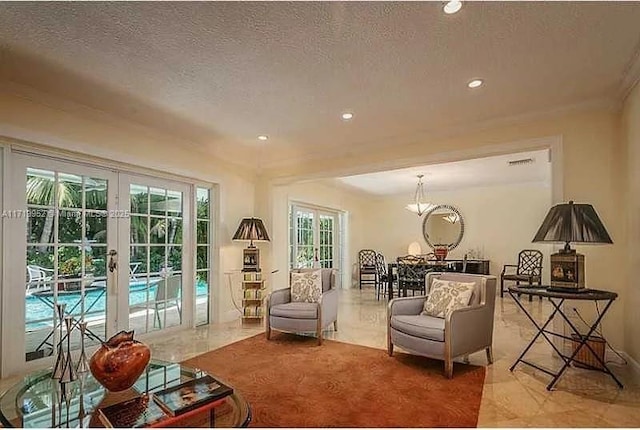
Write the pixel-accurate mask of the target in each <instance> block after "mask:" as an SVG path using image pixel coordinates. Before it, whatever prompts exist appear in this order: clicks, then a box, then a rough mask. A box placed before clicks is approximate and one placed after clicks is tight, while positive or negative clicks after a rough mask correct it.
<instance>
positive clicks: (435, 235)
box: [422, 205, 464, 251]
mask: <svg viewBox="0 0 640 430" xmlns="http://www.w3.org/2000/svg"><path fill="white" fill-rule="evenodd" d="M422 234H423V236H424V240H426V241H427V244H428V245H429V246H430V247H431V248H432V249H436V248H438V247H446V248H447V249H448V250H449V251H451V250H452V249H454V248H455V247H456V246H458V245H459V244H460V241H461V240H462V236H463V235H464V219H463V218H462V214H461V213H460V211H459V210H458V209H456V208H455V207H453V206H450V205H438V206H435V207H434V208H433V209H431V210H430V211H429V212H427V213H426V214H425V217H424V221H422Z"/></svg>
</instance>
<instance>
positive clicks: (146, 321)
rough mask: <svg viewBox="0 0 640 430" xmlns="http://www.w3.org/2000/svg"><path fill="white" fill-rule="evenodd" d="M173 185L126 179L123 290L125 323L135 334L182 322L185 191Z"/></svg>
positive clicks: (178, 324)
mask: <svg viewBox="0 0 640 430" xmlns="http://www.w3.org/2000/svg"><path fill="white" fill-rule="evenodd" d="M125 182H126V181H125ZM154 182H156V181H154ZM121 183H122V181H121ZM177 188H178V189H176V188H174V187H172V186H171V185H167V186H166V187H164V186H158V185H156V184H155V183H154V185H150V184H147V183H144V181H139V182H138V181H136V179H132V180H131V182H129V183H128V189H127V194H126V195H127V197H128V199H129V205H128V206H129V208H130V210H131V213H130V216H129V218H128V226H127V229H126V231H128V233H129V234H128V238H127V240H126V243H127V244H128V245H127V246H128V248H129V249H128V255H129V261H128V266H129V275H128V279H127V281H126V285H124V289H126V290H127V291H128V303H127V308H128V316H127V319H128V328H129V330H135V332H136V333H148V332H152V331H157V330H161V329H165V328H168V327H174V326H180V325H182V324H183V318H182V309H183V288H182V287H183V280H184V272H183V235H184V231H183V229H184V212H185V207H184V200H185V199H184V197H185V192H184V190H183V189H181V188H182V187H181V186H178V187H177ZM121 279H122V278H121ZM121 288H122V287H121Z"/></svg>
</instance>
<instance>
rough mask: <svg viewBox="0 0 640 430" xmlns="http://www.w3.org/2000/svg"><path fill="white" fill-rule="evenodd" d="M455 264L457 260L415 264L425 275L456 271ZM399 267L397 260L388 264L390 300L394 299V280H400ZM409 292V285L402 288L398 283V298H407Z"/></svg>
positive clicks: (428, 261) (388, 295)
mask: <svg viewBox="0 0 640 430" xmlns="http://www.w3.org/2000/svg"><path fill="white" fill-rule="evenodd" d="M455 264H456V260H451V261H447V260H426V261H421V262H418V263H415V266H416V267H417V268H422V269H423V270H424V272H425V273H426V272H435V271H442V272H448V271H453V270H454V269H455ZM398 265H399V264H398V262H397V260H396V261H390V262H389V263H388V264H387V297H388V299H389V300H391V299H393V282H394V280H398V276H397V273H398ZM407 292H408V290H407V285H406V284H404V285H403V286H402V288H401V286H400V283H398V296H400V297H407ZM401 293H402V295H401Z"/></svg>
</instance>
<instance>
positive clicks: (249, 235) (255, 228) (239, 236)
mask: <svg viewBox="0 0 640 430" xmlns="http://www.w3.org/2000/svg"><path fill="white" fill-rule="evenodd" d="M233 240H244V241H247V240H248V241H250V242H251V243H250V245H249V246H250V247H253V242H254V241H255V242H269V241H270V240H271V239H269V234H268V233H267V229H266V228H265V226H264V223H263V222H262V220H261V219H260V218H243V219H242V221H240V225H239V226H238V229H237V230H236V234H234V235H233Z"/></svg>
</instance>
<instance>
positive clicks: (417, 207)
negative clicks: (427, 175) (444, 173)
mask: <svg viewBox="0 0 640 430" xmlns="http://www.w3.org/2000/svg"><path fill="white" fill-rule="evenodd" d="M423 177H424V175H418V185H417V187H416V193H415V196H414V198H413V201H414V203H409V204H408V205H407V206H405V208H406V209H408V210H410V211H411V212H414V213H417V214H418V216H422V214H423V213H425V212H428V211H430V210H431V209H433V208H434V207H435V206H436V205H434V204H432V203H429V202H425V201H424V200H425V196H424V184H423V183H422V178H423Z"/></svg>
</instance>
